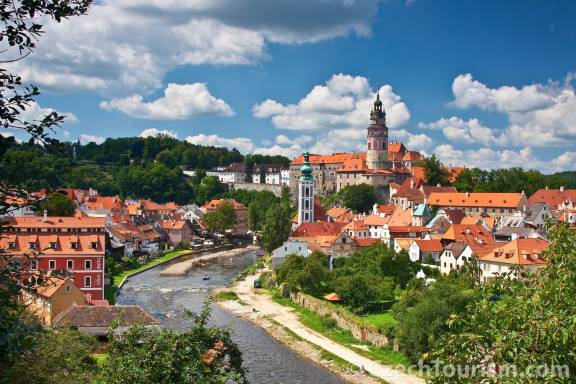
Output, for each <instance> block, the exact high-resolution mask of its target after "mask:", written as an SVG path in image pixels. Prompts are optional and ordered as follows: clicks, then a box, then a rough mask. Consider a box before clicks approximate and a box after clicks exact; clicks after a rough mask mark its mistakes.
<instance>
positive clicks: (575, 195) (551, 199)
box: [528, 189, 576, 210]
mask: <svg viewBox="0 0 576 384" xmlns="http://www.w3.org/2000/svg"><path fill="white" fill-rule="evenodd" d="M567 200H571V201H572V202H573V203H574V204H576V189H563V190H560V189H539V190H537V191H536V192H534V193H533V194H532V196H530V198H529V199H528V202H529V203H530V204H534V203H546V205H548V208H550V209H552V210H557V209H558V206H559V205H560V204H562V203H564V202H565V201H567Z"/></svg>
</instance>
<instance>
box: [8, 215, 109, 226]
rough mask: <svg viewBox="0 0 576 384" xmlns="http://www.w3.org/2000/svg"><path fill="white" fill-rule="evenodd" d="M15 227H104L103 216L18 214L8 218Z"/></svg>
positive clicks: (10, 224) (9, 222)
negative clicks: (45, 216) (46, 216)
mask: <svg viewBox="0 0 576 384" xmlns="http://www.w3.org/2000/svg"><path fill="white" fill-rule="evenodd" d="M6 221H7V226H9V227H13V228H104V225H105V224H104V221H105V219H104V218H103V217H63V216H48V218H47V220H46V221H44V218H43V217H41V216H17V217H8V218H6Z"/></svg>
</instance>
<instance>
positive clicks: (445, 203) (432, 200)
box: [428, 192, 523, 208]
mask: <svg viewBox="0 0 576 384" xmlns="http://www.w3.org/2000/svg"><path fill="white" fill-rule="evenodd" d="M522 196H523V195H522V194H521V193H468V194H467V193H443V192H433V193H431V194H430V196H429V198H428V203H429V204H430V205H438V206H442V207H498V208H500V207H504V208H516V207H519V206H520V202H521V201H522Z"/></svg>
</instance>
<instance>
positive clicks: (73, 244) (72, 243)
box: [70, 241, 78, 249]
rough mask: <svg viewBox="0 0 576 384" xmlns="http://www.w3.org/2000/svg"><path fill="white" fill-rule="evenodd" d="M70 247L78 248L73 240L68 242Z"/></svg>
mask: <svg viewBox="0 0 576 384" xmlns="http://www.w3.org/2000/svg"><path fill="white" fill-rule="evenodd" d="M70 248H72V249H78V243H77V242H75V241H73V242H71V243H70Z"/></svg>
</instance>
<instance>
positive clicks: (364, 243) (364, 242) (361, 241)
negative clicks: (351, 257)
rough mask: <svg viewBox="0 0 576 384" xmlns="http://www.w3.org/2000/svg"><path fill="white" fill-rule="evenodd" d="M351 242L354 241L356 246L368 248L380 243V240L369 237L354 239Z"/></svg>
mask: <svg viewBox="0 0 576 384" xmlns="http://www.w3.org/2000/svg"><path fill="white" fill-rule="evenodd" d="M353 240H354V241H356V243H358V246H360V247H369V246H371V245H372V244H376V243H380V242H381V240H380V239H374V238H371V237H354V238H353Z"/></svg>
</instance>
